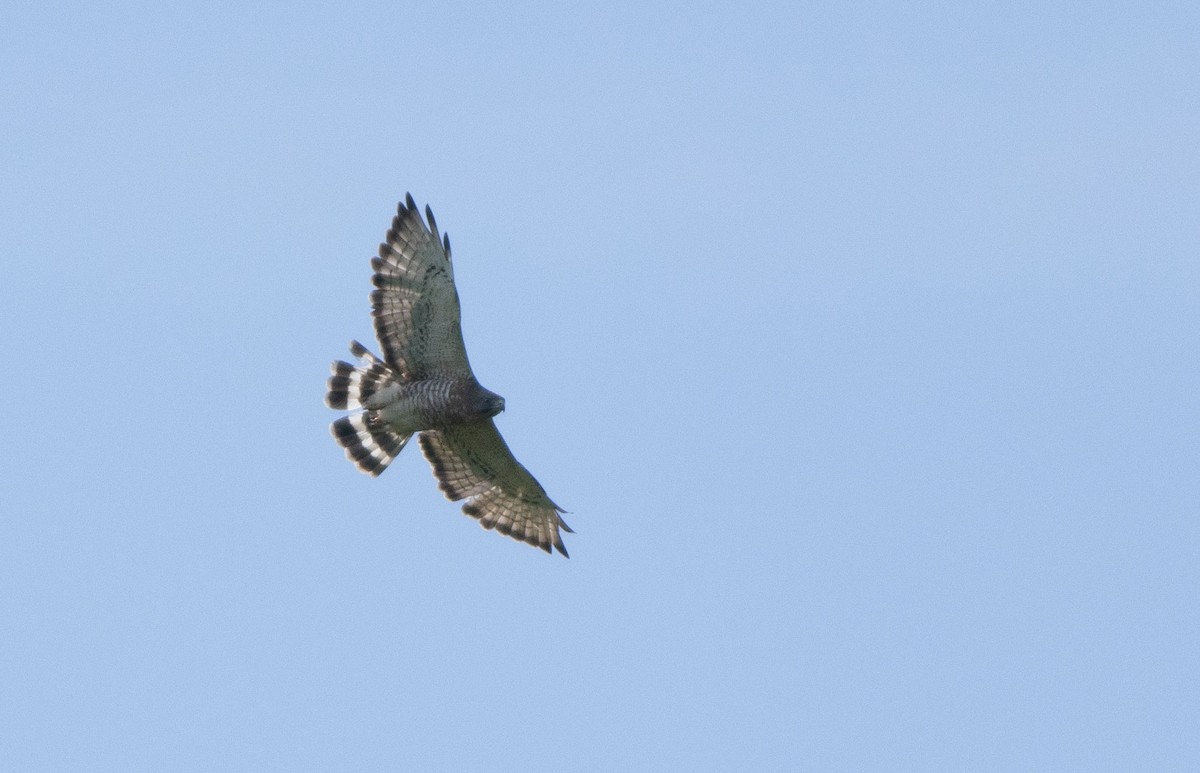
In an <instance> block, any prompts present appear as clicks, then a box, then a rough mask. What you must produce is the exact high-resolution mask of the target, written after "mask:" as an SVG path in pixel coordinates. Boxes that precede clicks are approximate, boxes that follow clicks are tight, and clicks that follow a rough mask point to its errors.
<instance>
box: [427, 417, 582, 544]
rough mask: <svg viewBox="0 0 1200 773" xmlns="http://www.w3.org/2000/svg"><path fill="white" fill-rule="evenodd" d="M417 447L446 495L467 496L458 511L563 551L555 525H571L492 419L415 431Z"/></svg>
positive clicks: (487, 526)
mask: <svg viewBox="0 0 1200 773" xmlns="http://www.w3.org/2000/svg"><path fill="white" fill-rule="evenodd" d="M420 438H421V440H420V443H421V451H422V452H424V454H425V458H426V459H428V460H429V464H430V466H432V467H433V474H434V477H436V478H437V480H438V487H439V488H441V490H442V492H443V493H444V494H445V495H446V498H447V499H450V500H451V501H457V500H460V499H466V500H467V503H466V504H464V505H463V508H462V510H463V512H464V513H466V514H467V515H469V516H471V517H472V518H476V519H478V520H479V524H480V525H481V526H483V528H485V529H495V530H496V531H498V532H500V533H501V534H507V535H508V536H510V537H512V538H513V539H515V540H520V541H521V542H527V543H529V544H530V545H534V546H536V547H539V548H541V549H542V550H544V551H546V552H547V553H549V552H551V550H550V548H551V546H553V547H554V548H556V549H557V550H558V552H559V553H562V554H563V555H564V556H565V555H567V549H566V547H565V546H564V545H563V541H562V537H561V536H560V535H559V530H560V529H561V530H562V531H566V532H569V531H571V527H569V526H567V524H566V523H565V522H564V521H563V519H562V518H560V517H559V515H558V514H559V513H563V512H566V511H565V510H563V509H562V508H561V507H559V506H558V505H556V504H554V502H552V501H550V497H548V496H546V490H545V489H543V488H542V486H541V484H540V483H538V482H537V480H535V479H534V477H533V476H532V475H530V474H529V470H526V469H525V468H524V467H523V466H521V463H520V462H518V461H517V460H516V459H515V458H513V455H512V452H511V451H509V450H508V444H507V443H505V442H504V438H502V437H501V436H500V432H499V430H497V429H496V424H495V422H493V421H492V420H491V419H485V420H483V421H473V422H470V423H467V424H459V425H455V426H453V427H449V428H446V429H441V430H437V431H426V432H422V433H421V435H420Z"/></svg>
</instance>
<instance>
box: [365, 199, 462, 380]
mask: <svg viewBox="0 0 1200 773" xmlns="http://www.w3.org/2000/svg"><path fill="white" fill-rule="evenodd" d="M425 215H426V217H428V218H429V227H428V228H427V227H426V226H425V223H424V222H423V221H422V220H421V213H420V212H419V211H418V210H417V205H416V204H415V203H414V202H413V198H412V194H408V195H407V196H406V197H405V201H404V203H403V204H401V205H400V206H399V207H398V208H397V211H396V217H395V218H393V219H392V227H391V229H390V230H389V231H388V232H387V241H385V242H384V243H383V244H380V245H379V256H378V257H375V258H372V259H371V268H373V269H375V275H374V276H373V277H372V278H371V281H372V282H373V283H374V284H375V287H376V288H377V289H376V290H375V291H374V292H372V293H371V316H372V317H374V318H375V334H376V335H377V336H378V337H379V344H380V346H382V347H383V355H384V359H386V360H387V362H388V364H390V365H391V366H392V367H394V368H395V369H396V370H398V371H399V372H400V373H401V375H402V377H403V378H404V379H405V380H406V381H407V380H411V379H414V378H424V377H427V376H431V375H440V376H463V375H471V365H470V363H468V362H467V351H466V347H465V346H464V345H463V338H462V325H461V313H460V311H459V306H458V291H457V290H455V289H454V269H453V267H452V266H451V265H450V239H449V237H441V238H439V237H438V232H437V223H436V222H435V221H434V219H433V212H432V211H431V210H430V209H429V207H425Z"/></svg>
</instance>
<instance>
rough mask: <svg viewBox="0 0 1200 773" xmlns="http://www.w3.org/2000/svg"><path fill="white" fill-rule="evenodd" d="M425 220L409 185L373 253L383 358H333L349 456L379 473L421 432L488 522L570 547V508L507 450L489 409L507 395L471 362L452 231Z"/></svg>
mask: <svg viewBox="0 0 1200 773" xmlns="http://www.w3.org/2000/svg"><path fill="white" fill-rule="evenodd" d="M425 217H426V219H427V220H428V221H429V224H428V226H426V224H425V222H424V221H423V220H422V219H421V213H420V212H419V211H418V210H417V205H416V204H415V203H414V202H413V198H412V194H408V195H407V196H406V197H405V201H404V202H403V203H402V204H400V205H399V207H398V208H397V212H396V216H395V217H394V218H393V219H392V227H391V229H390V230H389V231H388V232H387V237H386V240H385V241H384V242H383V244H380V245H379V255H378V256H377V257H374V258H372V259H371V268H372V269H374V271H375V275H374V276H373V277H372V278H371V281H372V282H373V283H374V285H375V290H374V291H373V292H372V293H371V316H372V317H373V318H374V320H375V335H376V337H377V338H378V339H379V345H380V346H381V347H382V349H383V359H380V358H378V357H376V356H375V355H374V354H372V353H371V352H369V351H368V350H367V348H366V347H365V346H363V345H362V344H360V343H359V342H358V341H351V342H350V353H351V354H353V355H354V356H355V357H356V358H357V359H358V361H359V364H357V365H351V364H350V363H347V362H342V361H341V360H338V361H336V362H334V363H333V365H332V367H331V371H332V375H331V376H330V377H329V383H328V387H329V391H328V392H327V393H326V395H325V403H326V404H327V405H328V406H329V407H330V408H334V409H336V410H354V411H356V412H355V413H351V414H350V415H348V416H343V417H342V418H340V419H338V420H337V421H335V422H333V424H331V425H330V430H331V431H332V432H333V437H334V439H335V440H337V442H338V444H339V445H341V446H342V448H344V449H345V451H346V458H347V459H349V460H350V461H351V462H353V463H354V465H355V466H356V467H357V468H358V469H359V470H361V471H362V472H364V473H366V474H368V475H371V476H377V475H379V474H380V473H382V472H383V471H384V470H385V469H387V466H388V465H389V464H391V463H392V460H393V459H395V458H396V456H397V455H398V454H399V453H400V452H401V451H402V450H403V449H404V446H405V444H407V443H408V441H409V439H410V438H411V437H412V436H413V435H414V434H415V435H418V436H419V438H420V439H419V441H418V442H419V444H420V446H421V451H422V452H423V453H424V454H425V458H426V459H427V460H429V464H430V466H431V467H432V468H433V474H434V477H435V478H436V479H437V481H438V487H439V488H440V489H441V490H442V492H443V493H444V494H445V495H446V498H447V499H449V500H451V501H452V502H456V501H458V500H461V499H465V500H467V501H466V503H465V504H464V505H463V508H462V511H463V512H464V513H466V514H467V515H469V516H471V517H472V518H475V519H477V520H478V521H479V524H480V525H481V526H483V528H485V529H495V530H496V531H498V532H500V533H501V534H506V535H508V536H509V537H512V538H513V539H516V540H520V541H522V542H527V543H529V544H530V545H534V546H536V547H539V548H541V549H542V550H544V551H546V552H547V553H550V552H552V551H551V547H552V546H553V548H555V549H557V550H558V552H559V553H562V554H563V555H564V556H566V555H567V549H566V547H565V546H564V545H563V541H562V537H561V536H560V534H559V532H560V531H566V532H570V531H571V528H570V527H569V526H567V524H566V523H565V522H564V521H563V519H562V518H561V517H560V516H559V513H564V512H566V511H565V510H563V509H562V508H561V507H559V506H558V505H556V504H554V502H552V501H551V500H550V497H548V496H547V495H546V490H545V489H543V488H542V486H541V484H539V483H538V482H537V480H536V479H534V477H533V476H532V475H530V474H529V471H528V470H526V469H525V468H524V467H523V466H522V465H521V463H520V462H518V461H517V460H516V459H515V458H514V457H513V455H512V452H511V451H509V450H508V444H507V443H505V442H504V438H502V437H501V436H500V432H499V430H497V429H496V424H495V422H494V421H493V420H492V418H493V417H494V416H496V414H498V413H500V412H501V411H503V410H504V398H503V397H501V396H500V395H498V394H496V393H495V392H491V391H489V390H487V389H484V388H483V386H481V385H480V383H479V382H478V381H477V380H476V379H475V374H474V373H473V372H472V371H471V365H470V363H469V362H467V351H466V347H465V346H464V344H463V337H462V325H461V321H460V320H461V313H460V310H459V305H458V291H457V290H456V289H455V287H454V267H453V265H452V264H451V262H450V238H449V237H448V236H439V235H438V229H437V222H436V221H435V220H434V218H433V211H432V210H430V208H429V206H428V205H426V207H425Z"/></svg>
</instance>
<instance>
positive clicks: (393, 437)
mask: <svg viewBox="0 0 1200 773" xmlns="http://www.w3.org/2000/svg"><path fill="white" fill-rule="evenodd" d="M329 429H330V431H331V432H332V433H333V438H334V440H336V441H337V442H338V445H340V446H341V447H342V448H344V449H346V458H347V459H349V460H350V461H351V462H354V466H355V467H357V468H358V469H359V470H361V471H362V472H365V473H366V474H368V475H370V476H372V477H375V476H378V475H379V474H380V473H381V472H383V471H384V470H386V469H387V466H388V465H389V464H391V463H392V460H393V459H395V458H396V457H397V456H398V455H399V454H400V452H401V451H403V450H404V445H405V444H406V443H407V442H408V439H409V438H410V437H412V435H411V434H408V435H400V434H397V433H395V432H393V431H391V430H390V429H388V427H387V425H386V424H384V422H383V421H382V420H380V418H379V415H378V414H376V413H375V412H374V411H366V412H365V413H356V414H353V415H351V416H343V417H342V418H340V419H338V420H337V421H335V422H334V423H333V424H330V425H329Z"/></svg>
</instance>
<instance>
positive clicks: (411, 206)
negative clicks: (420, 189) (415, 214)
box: [404, 193, 417, 210]
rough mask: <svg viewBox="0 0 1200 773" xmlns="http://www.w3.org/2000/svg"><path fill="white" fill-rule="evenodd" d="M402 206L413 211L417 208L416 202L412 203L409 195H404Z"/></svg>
mask: <svg viewBox="0 0 1200 773" xmlns="http://www.w3.org/2000/svg"><path fill="white" fill-rule="evenodd" d="M404 204H405V206H406V207H407V208H408V209H413V210H415V209H416V208H417V202H415V201H413V197H412V194H411V193H405V194H404Z"/></svg>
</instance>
